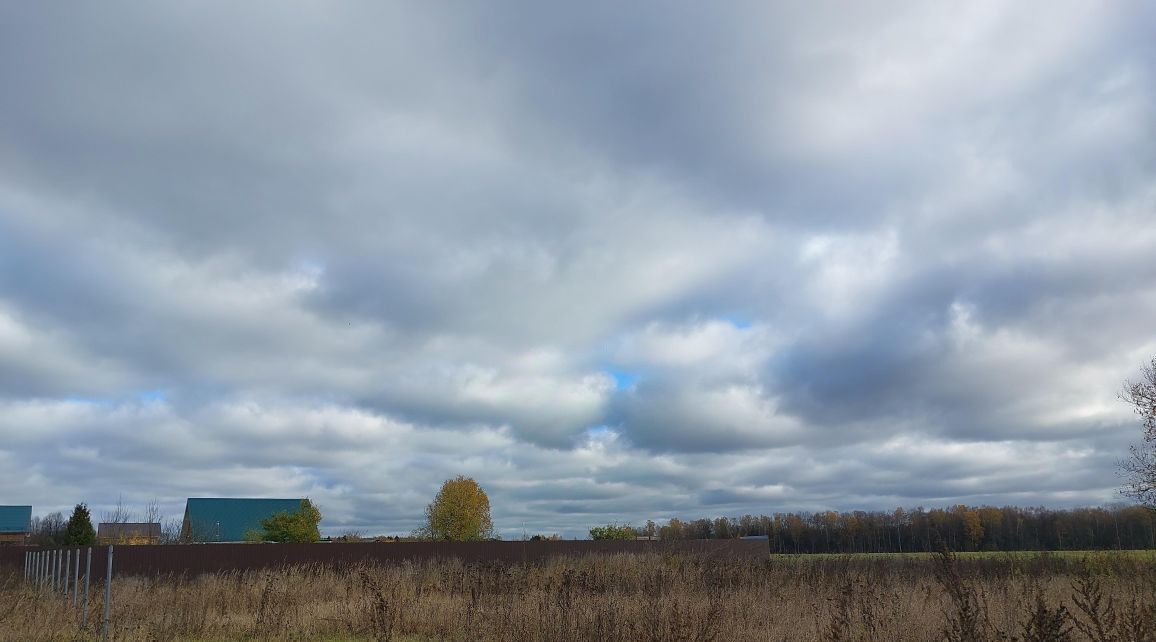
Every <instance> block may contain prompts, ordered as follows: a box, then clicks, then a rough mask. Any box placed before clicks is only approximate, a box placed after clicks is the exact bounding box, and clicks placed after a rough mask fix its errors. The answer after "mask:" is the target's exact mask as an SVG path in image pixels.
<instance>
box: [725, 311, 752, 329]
mask: <svg viewBox="0 0 1156 642" xmlns="http://www.w3.org/2000/svg"><path fill="white" fill-rule="evenodd" d="M723 318H724V319H726V320H727V322H729V323H730V324H731V325H733V326H734V327H736V328H738V329H740V330H746V329H747V328H749V327H751V322H750V320H749V319H747V318H746V317H743V316H739V315H733V314H732V315H731V316H728V317H723Z"/></svg>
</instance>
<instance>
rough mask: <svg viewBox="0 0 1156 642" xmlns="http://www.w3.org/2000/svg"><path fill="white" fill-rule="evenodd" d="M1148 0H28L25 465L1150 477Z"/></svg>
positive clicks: (30, 468) (0, 381) (17, 265)
mask: <svg viewBox="0 0 1156 642" xmlns="http://www.w3.org/2000/svg"><path fill="white" fill-rule="evenodd" d="M114 5H117V3H114ZM1153 22H1156V13H1154V11H1153V9H1152V8H1151V7H1150V6H1148V5H1146V4H1144V3H1139V2H1135V3H1123V4H1116V5H1111V6H1104V5H1097V4H1091V3H1083V2H1061V3H1058V4H1057V3H1055V2H1049V3H1042V2H1041V3H1019V4H1017V5H1015V6H1014V7H1008V6H1006V4H1004V3H994V2H980V3H972V4H969V5H968V6H967V7H942V6H930V5H924V4H919V3H883V4H874V5H871V6H867V5H863V6H861V7H859V6H857V7H848V6H847V5H846V4H845V3H819V4H810V5H808V6H807V8H806V9H805V10H803V9H800V8H798V7H789V6H786V5H783V6H770V5H768V4H767V3H750V4H747V5H742V4H739V5H732V6H730V7H729V8H725V9H724V8H719V7H714V6H709V7H708V6H705V5H694V4H691V3H684V4H675V5H671V4H670V3H636V4H632V5H631V6H629V7H625V6H622V5H621V4H620V3H586V4H582V5H573V6H569V7H565V8H558V7H550V8H546V7H544V6H543V5H541V4H540V3H522V2H509V3H500V4H498V5H492V4H491V5H487V6H486V7H485V8H484V9H483V8H478V9H474V8H461V7H458V8H455V9H454V10H449V9H442V8H439V7H436V6H432V5H431V6H413V5H410V6H407V5H403V4H385V3H343V4H341V5H340V6H335V5H332V4H325V3H316V4H312V3H306V4H302V5H298V6H295V7H294V9H293V10H292V11H286V10H285V9H284V7H282V6H281V5H279V4H276V3H262V2H253V3H246V4H244V5H243V6H235V5H228V4H225V3H208V4H206V3H175V4H165V5H157V6H140V5H136V4H127V3H126V4H124V5H120V6H109V5H107V3H106V4H102V5H101V6H100V7H99V8H96V7H83V6H81V7H69V8H68V9H53V8H50V7H42V6H34V5H11V6H8V7H5V8H3V9H0V82H2V84H3V86H4V87H5V90H4V91H3V92H0V503H33V504H34V505H35V506H36V512H37V513H38V514H42V513H44V512H47V511H49V510H57V509H67V507H69V506H71V504H73V503H75V502H78V501H88V502H89V503H90V504H92V505H93V506H94V507H96V508H97V512H98V513H99V511H100V509H101V507H105V506H108V505H110V504H111V503H114V502H115V501H116V499H117V497H118V496H123V497H124V498H125V500H126V502H127V503H129V504H137V505H139V504H143V503H144V502H146V501H148V500H149V499H152V498H153V497H156V498H157V499H159V500H160V502H161V504H162V506H163V507H164V509H165V510H166V512H168V513H170V514H172V515H176V514H178V513H179V512H180V510H182V508H183V505H182V502H183V499H184V498H185V497H188V496H205V495H209V496H211V495H224V496H229V495H239V496H252V495H266V496H296V495H309V496H311V497H313V498H314V499H316V500H317V502H318V503H319V504H320V505H321V507H322V509H323V510H324V511H325V513H326V522H325V525H326V530H327V531H328V532H331V533H339V532H342V531H344V530H348V529H361V530H364V531H368V532H405V531H408V530H410V529H412V528H413V527H415V526H416V525H417V522H418V520H419V519H420V518H421V515H422V509H423V508H424V506H425V504H426V503H427V502H428V501H429V500H430V499H431V498H432V496H433V494H434V492H435V491H436V489H437V487H438V485H439V484H440V482H441V481H442V480H444V479H445V478H447V477H451V476H453V475H456V474H466V475H471V476H474V477H475V478H476V479H478V481H479V482H480V483H481V484H482V485H483V487H485V488H486V489H487V490H488V491H489V492H490V496H491V500H492V503H493V505H494V511H495V515H494V517H495V525H496V526H497V527H498V529H499V531H501V532H503V533H504V534H506V535H507V536H512V535H515V534H520V533H521V531H522V529H523V527H524V528H526V529H528V530H530V531H532V532H561V533H565V534H570V535H577V534H581V533H582V532H584V531H585V530H586V529H587V528H589V527H590V526H591V525H594V524H596V523H599V522H602V523H604V522H606V521H609V520H623V519H633V520H644V519H647V518H653V519H656V520H658V519H665V518H668V517H670V516H673V515H681V516H711V515H719V514H729V515H733V514H741V513H745V512H750V513H770V512H773V511H776V510H784V509H822V508H845V509H851V508H884V507H891V506H896V505H903V506H913V505H918V504H923V505H928V506H930V505H941V504H948V503H957V502H967V503H990V504H1032V505H1036V504H1048V505H1073V504H1097V503H1102V502H1108V501H1112V500H1114V499H1115V498H1116V495H1115V488H1116V487H1117V485H1118V483H1119V480H1118V478H1117V477H1116V475H1115V462H1116V460H1117V459H1118V458H1120V457H1122V456H1123V455H1124V454H1126V450H1127V444H1128V442H1129V441H1130V440H1134V439H1136V438H1138V436H1139V430H1138V427H1137V424H1136V423H1135V421H1134V420H1133V418H1132V417H1131V416H1130V415H1129V413H1128V410H1127V408H1125V407H1123V406H1122V405H1121V404H1120V403H1119V402H1117V401H1116V399H1115V393H1116V391H1117V390H1118V388H1119V386H1120V383H1121V381H1122V380H1123V379H1125V378H1126V377H1129V376H1132V375H1134V374H1135V369H1136V368H1137V367H1138V366H1139V365H1140V364H1141V363H1142V362H1143V361H1144V360H1145V359H1147V358H1148V357H1149V356H1150V355H1152V354H1153V353H1156V338H1154V337H1153V335H1152V325H1153V323H1152V322H1153V320H1154V319H1156V259H1154V258H1153V257H1156V225H1153V224H1152V221H1153V220H1154V218H1153V217H1154V214H1156V45H1153V42H1152V39H1151V38H1150V34H1149V33H1148V32H1147V30H1146V29H1145V28H1144V27H1145V26H1146V25H1149V24H1153ZM523 525H524V526H523Z"/></svg>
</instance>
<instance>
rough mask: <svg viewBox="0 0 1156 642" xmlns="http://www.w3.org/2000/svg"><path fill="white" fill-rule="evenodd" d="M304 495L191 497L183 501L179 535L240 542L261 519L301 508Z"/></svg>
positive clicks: (188, 538) (187, 538)
mask: <svg viewBox="0 0 1156 642" xmlns="http://www.w3.org/2000/svg"><path fill="white" fill-rule="evenodd" d="M302 501H304V500H303V499H251V498H241V497H220V498H208V497H190V498H189V499H188V502H187V503H186V504H185V520H184V522H183V523H182V524H181V539H182V540H183V541H186V542H243V541H245V540H246V539H248V538H247V537H246V536H247V535H248V534H249V533H250V532H254V531H261V530H262V529H261V522H262V521H264V520H266V519H269V518H270V517H272V516H273V515H275V514H277V513H280V512H287V513H292V512H295V511H298V510H300V509H301V502H302Z"/></svg>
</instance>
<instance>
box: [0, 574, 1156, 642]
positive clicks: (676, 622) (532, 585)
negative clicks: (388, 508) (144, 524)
mask: <svg viewBox="0 0 1156 642" xmlns="http://www.w3.org/2000/svg"><path fill="white" fill-rule="evenodd" d="M0 583H2V586H0V639H2V640H5V641H8V640H30V641H31V640H94V639H98V628H97V625H96V624H95V623H96V622H98V621H99V619H100V618H99V614H100V610H101V608H102V607H101V604H100V600H99V598H98V599H97V600H95V601H94V602H93V603H92V604H91V605H90V611H91V615H90V618H89V626H88V627H87V628H86V629H83V630H82V629H81V628H80V627H79V626H78V623H77V620H78V614H77V612H76V611H74V610H73V609H72V608H71V607H70V606H68V605H66V604H65V603H64V601H63V600H62V599H61V598H60V597H58V596H53V595H48V594H45V593H40V592H37V591H35V590H33V589H31V588H28V587H26V586H24V585H23V584H22V583H21V582H20V581H19V578H18V577H15V576H11V575H9V576H5V577H4V578H3V579H2V581H0ZM113 604H114V608H113V619H112V635H111V638H112V639H113V640H118V641H120V640H123V641H130V640H132V641H138V640H140V641H143V640H189V641H197V642H206V641H217V640H328V641H331V642H333V641H337V640H358V641H360V640H400V641H405V642H412V641H418V640H503V641H505V640H542V641H551V642H565V641H567V640H631V641H659V640H664V641H665V640H670V641H692V640H703V641H705V640H720V641H721V640H727V641H731V640H791V641H795V640H944V639H948V640H969V641H970V640H976V641H979V640H1024V641H1025V642H1026V641H1034V640H1113V641H1124V640H1156V560H1153V558H1152V557H1151V556H1150V555H1128V554H1107V553H1105V554H1092V555H1088V556H1081V557H1076V556H1071V555H1065V556H1049V555H1034V556H1025V555H1022V554H1016V555H985V556H972V557H960V558H955V557H948V556H940V557H937V558H928V557H926V556H887V557H871V556H854V557H853V556H847V557H830V556H828V557H814V558H808V557H793V558H787V559H771V560H769V561H767V562H766V563H763V564H758V563H754V564H752V563H751V562H750V561H749V560H737V559H736V560H730V561H727V560H722V561H720V560H717V559H716V560H712V561H707V560H704V559H701V558H694V557H678V556H665V557H664V556H659V555H612V556H590V557H584V558H562V559H555V560H551V561H548V562H545V563H542V564H531V565H520V564H482V565H466V564H462V563H460V562H455V561H446V560H432V561H424V562H413V563H404V564H397V565H391V566H377V567H370V566H356V567H351V568H346V569H341V570H333V569H330V568H325V567H317V566H315V567H298V568H291V569H284V570H278V571H252V572H244V573H226V574H218V575H208V576H202V577H197V578H192V579H181V580H178V579H171V578H170V579H146V578H121V579H118V580H117V581H116V582H114V598H113Z"/></svg>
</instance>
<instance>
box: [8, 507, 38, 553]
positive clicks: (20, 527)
mask: <svg viewBox="0 0 1156 642" xmlns="http://www.w3.org/2000/svg"><path fill="white" fill-rule="evenodd" d="M31 527H32V507H31V506H0V543H4V544H23V543H24V539H25V538H26V537H27V536H28V531H29V529H31Z"/></svg>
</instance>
